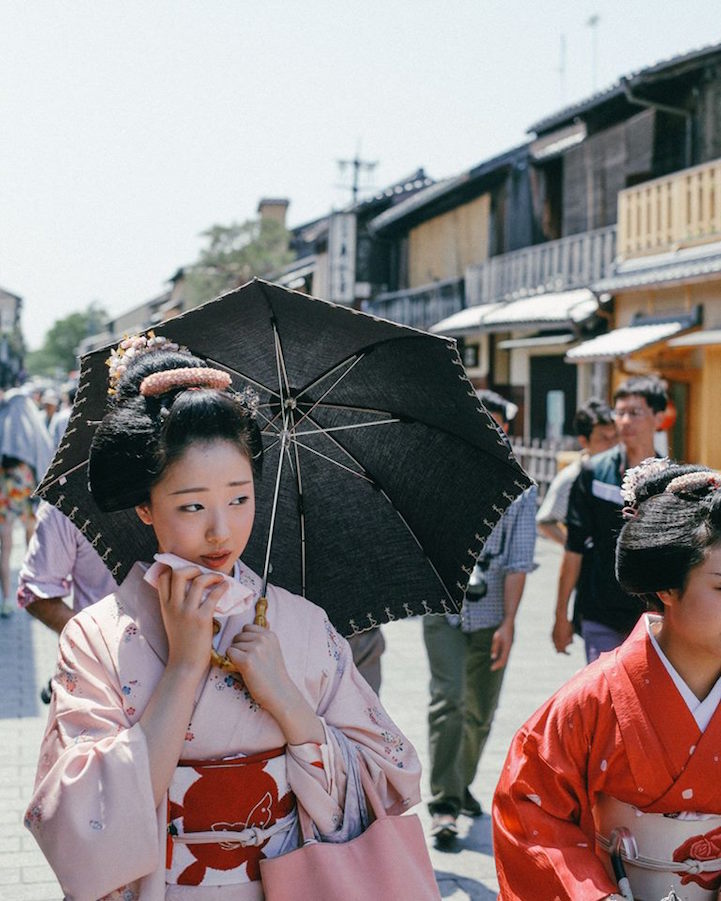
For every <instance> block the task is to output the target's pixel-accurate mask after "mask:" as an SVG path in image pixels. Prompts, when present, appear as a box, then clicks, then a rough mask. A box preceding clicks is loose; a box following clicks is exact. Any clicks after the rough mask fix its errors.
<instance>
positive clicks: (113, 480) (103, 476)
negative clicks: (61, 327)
mask: <svg viewBox="0 0 721 901" xmlns="http://www.w3.org/2000/svg"><path fill="white" fill-rule="evenodd" d="M206 365H207V364H206V363H205V361H204V360H201V359H199V358H198V357H194V356H191V355H190V354H187V353H181V352H174V351H163V350H156V351H152V352H150V353H146V354H143V355H142V356H139V357H136V358H135V359H134V360H132V361H131V362H130V363H129V364H128V367H127V370H126V372H125V374H124V375H123V376H122V377H121V378H120V380H119V381H118V384H117V385H116V393H115V395H114V397H113V400H112V401H111V404H112V406H111V409H110V411H109V412H108V413H107V415H106V416H105V417H104V419H103V421H102V422H101V423H100V425H99V426H98V429H97V431H96V433H95V435H94V437H93V440H92V443H91V446H90V462H89V466H88V475H89V482H90V492H91V494H92V496H93V499H94V501H95V503H96V504H97V505H98V507H99V508H100V509H101V510H102V511H103V512H105V513H113V512H116V511H118V510H127V509H130V508H132V507H136V506H137V505H138V504H142V503H145V502H146V501H147V500H148V498H149V497H150V489H151V488H152V487H153V485H155V483H156V482H158V481H159V480H160V478H161V477H162V475H163V473H164V472H165V470H166V469H167V468H168V466H170V465H171V464H172V463H174V462H175V461H176V460H178V459H179V458H180V457H181V456H182V454H183V453H184V452H185V450H186V449H187V448H188V446H189V445H191V444H193V443H195V442H196V441H201V442H208V441H214V440H223V441H230V442H232V443H233V444H234V445H236V447H237V448H238V450H240V452H241V453H243V454H245V455H246V456H247V457H248V459H249V460H250V462H251V465H252V467H253V473H254V475H255V476H256V477H257V476H259V475H260V471H261V464H262V456H263V445H262V442H261V437H260V430H259V429H258V426H257V424H256V422H255V419H254V418H253V417H252V416H251V415H250V413H249V411H248V408H247V407H246V406H245V405H244V404H243V403H242V402H241V400H240V399H239V397H238V396H237V395H235V394H233V393H232V392H230V391H220V390H217V389H214V388H191V389H189V388H173V389H171V390H170V391H167V392H166V393H164V394H160V395H157V396H154V397H144V396H143V395H142V394H141V393H140V384H141V382H142V381H143V379H144V378H146V377H147V376H149V375H152V374H153V373H155V372H163V371H165V370H168V369H185V368H191V367H196V366H201V367H204V366H206Z"/></svg>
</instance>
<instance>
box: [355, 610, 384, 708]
mask: <svg viewBox="0 0 721 901" xmlns="http://www.w3.org/2000/svg"><path fill="white" fill-rule="evenodd" d="M348 644H349V645H350V649H351V652H352V654H353V663H355V665H356V666H357V667H358V672H359V673H360V674H361V676H363V678H364V679H365V680H366V682H367V683H368V684H369V685H370V687H371V688H372V689H373V691H374V692H375V693H376V694H377V695H380V693H381V657H382V656H383V652H384V651H385V649H386V643H385V639H384V638H383V633H382V632H381V630H380V626H375V627H374V628H373V629H368V630H367V631H365V632H359V633H358V634H357V635H351V637H350V638H349V639H348Z"/></svg>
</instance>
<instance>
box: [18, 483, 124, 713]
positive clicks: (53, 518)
mask: <svg viewBox="0 0 721 901" xmlns="http://www.w3.org/2000/svg"><path fill="white" fill-rule="evenodd" d="M117 587H118V586H117V585H116V584H115V580H114V579H113V577H112V576H111V575H110V572H109V571H108V568H107V567H106V566H105V564H104V563H103V561H102V560H101V559H100V557H99V555H98V552H97V551H96V550H95V548H94V547H93V546H92V545H91V544H90V542H89V541H88V540H87V538H86V537H85V536H84V535H83V534H82V532H80V530H79V529H77V528H76V527H75V526H74V525H73V523H71V522H70V520H69V519H68V518H67V517H66V516H65V515H64V514H62V513H61V512H60V511H59V510H58V509H56V508H55V507H53V506H52V505H51V504H48V503H47V502H46V501H41V502H40V505H39V506H38V511H37V517H36V526H35V531H34V533H33V536H32V538H31V539H30V544H29V545H28V548H27V551H26V553H25V559H24V560H23V565H22V567H21V569H20V575H19V577H18V593H17V600H18V606H19V607H20V608H21V609H23V608H24V609H25V610H27V612H28V613H29V614H30V615H31V616H34V617H35V618H36V619H39V620H40V622H41V623H44V624H45V625H46V626H47V627H48V628H49V629H52V630H53V631H54V632H57V633H58V635H59V634H60V633H61V632H62V631H63V628H64V627H65V624H66V623H67V622H68V620H69V619H70V618H71V617H72V616H73V615H74V614H75V613H77V612H78V610H82V609H83V608H84V607H87V606H88V605H90V604H94V603H95V601H99V600H100V599H101V598H104V597H105V596H106V595H108V594H111V593H112V592H113V591H115V589H116V588H117ZM71 594H72V601H73V604H72V607H71V606H69V605H68V604H67V603H66V602H65V600H64V598H67V597H69V596H70V595H71ZM51 684H52V680H51V681H50V682H49V683H48V685H47V686H44V687H43V689H42V690H41V692H40V697H41V698H42V700H43V702H44V703H46V704H49V703H50V694H51Z"/></svg>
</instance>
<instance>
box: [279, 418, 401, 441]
mask: <svg viewBox="0 0 721 901" xmlns="http://www.w3.org/2000/svg"><path fill="white" fill-rule="evenodd" d="M397 422H400V419H381V420H378V421H374V422H356V423H354V424H353V425H332V426H328V427H327V428H323V429H321V431H322V433H323V434H324V435H327V434H328V433H329V432H346V431H349V430H350V429H369V428H372V427H373V426H377V425H392V424H393V423H397ZM317 434H318V431H317V430H316V431H314V432H297V431H296V430H295V429H293V435H294V436H295V437H298V436H301V437H303V436H305V435H317Z"/></svg>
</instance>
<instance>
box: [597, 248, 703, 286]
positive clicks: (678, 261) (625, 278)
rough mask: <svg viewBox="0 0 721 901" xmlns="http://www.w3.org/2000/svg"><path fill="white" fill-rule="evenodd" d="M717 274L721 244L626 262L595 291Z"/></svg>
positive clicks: (680, 280) (599, 282)
mask: <svg viewBox="0 0 721 901" xmlns="http://www.w3.org/2000/svg"><path fill="white" fill-rule="evenodd" d="M716 273H721V242H715V243H713V244H702V245H701V246H698V247H684V248H683V249H681V250H676V251H672V252H669V253H663V254H657V255H654V256H649V257H636V258H634V259H629V260H625V261H624V262H622V263H619V264H618V265H617V266H616V271H615V273H614V274H613V275H611V276H609V277H608V278H604V279H601V280H600V281H598V282H596V284H595V285H594V286H593V289H594V291H608V292H610V293H613V292H614V291H621V290H623V289H625V288H643V287H650V286H653V285H662V284H665V283H669V282H682V281H685V280H687V279H690V278H699V277H702V276H705V275H714V274H716Z"/></svg>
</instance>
